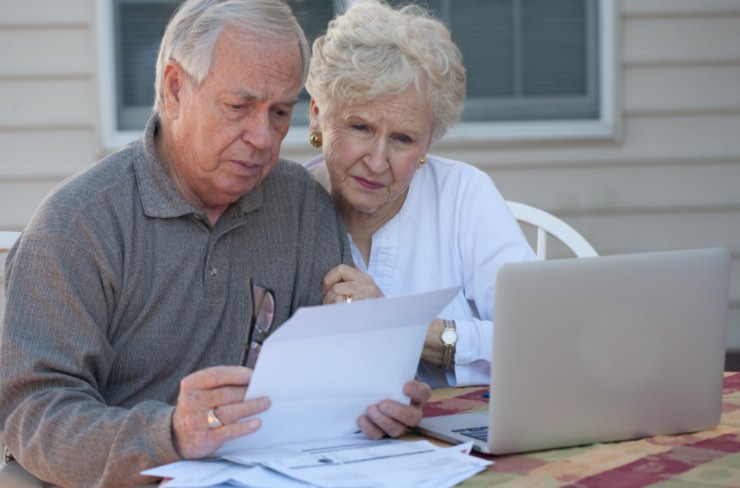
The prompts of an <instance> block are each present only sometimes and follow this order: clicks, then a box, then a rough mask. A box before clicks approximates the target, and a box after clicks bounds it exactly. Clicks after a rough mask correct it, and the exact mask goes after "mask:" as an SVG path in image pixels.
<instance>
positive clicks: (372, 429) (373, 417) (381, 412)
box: [357, 380, 432, 439]
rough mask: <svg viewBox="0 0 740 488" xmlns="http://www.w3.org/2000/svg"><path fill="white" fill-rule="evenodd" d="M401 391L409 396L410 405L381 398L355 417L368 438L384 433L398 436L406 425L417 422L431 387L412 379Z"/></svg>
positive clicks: (412, 424)
mask: <svg viewBox="0 0 740 488" xmlns="http://www.w3.org/2000/svg"><path fill="white" fill-rule="evenodd" d="M403 392H404V393H405V394H406V395H408V396H409V398H411V405H403V404H401V403H398V402H395V401H393V400H383V401H381V402H380V403H378V404H377V405H370V407H368V409H367V414H365V415H363V416H361V417H360V418H358V419H357V425H359V426H360V429H361V430H362V432H364V433H365V435H366V436H368V437H369V438H370V439H380V438H381V437H385V436H386V435H388V436H390V437H399V436H401V435H403V434H404V433H405V432H406V429H407V428H408V427H415V426H417V425H418V424H419V421H420V420H421V418H422V417H423V416H424V412H423V407H424V405H425V404H426V403H427V402H428V401H429V397H430V396H431V394H432V389H431V388H430V387H429V385H427V384H426V383H422V382H420V381H416V380H414V381H409V382H408V383H406V384H405V385H404V387H403Z"/></svg>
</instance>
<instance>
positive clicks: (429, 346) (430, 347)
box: [421, 319, 444, 366]
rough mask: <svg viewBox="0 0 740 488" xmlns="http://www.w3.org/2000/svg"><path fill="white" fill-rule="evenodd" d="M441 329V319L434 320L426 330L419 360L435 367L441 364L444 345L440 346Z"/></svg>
mask: <svg viewBox="0 0 740 488" xmlns="http://www.w3.org/2000/svg"><path fill="white" fill-rule="evenodd" d="M442 329H444V322H443V321H442V319H434V320H432V322H431V323H430V324H429V328H428V329H427V336H426V338H425V339H424V349H422V351H421V360H422V361H426V362H428V363H431V364H433V365H435V366H439V365H440V364H442V352H443V350H444V345H443V344H442V339H440V337H441V336H442Z"/></svg>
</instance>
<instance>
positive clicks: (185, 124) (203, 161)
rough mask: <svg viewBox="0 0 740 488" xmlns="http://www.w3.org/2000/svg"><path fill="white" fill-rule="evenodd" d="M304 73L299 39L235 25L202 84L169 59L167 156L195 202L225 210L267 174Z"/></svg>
mask: <svg viewBox="0 0 740 488" xmlns="http://www.w3.org/2000/svg"><path fill="white" fill-rule="evenodd" d="M168 76H170V77H174V78H169V79H168ZM300 79H301V54H300V51H299V49H298V43H297V41H296V42H295V43H289V42H277V41H274V40H273V41H270V40H266V39H264V38H260V37H258V36H255V35H245V34H242V33H239V32H237V31H235V30H234V29H233V28H227V29H225V30H224V31H223V32H222V34H221V36H220V37H219V39H218V41H217V42H216V45H215V47H214V52H213V63H212V65H211V70H210V72H209V73H208V75H207V76H206V78H205V79H204V80H203V82H202V83H201V85H200V86H195V84H194V83H193V82H192V81H191V80H190V78H189V76H188V75H187V74H186V73H185V72H184V71H183V70H182V67H181V66H180V65H178V64H177V63H176V62H174V61H170V64H168V68H167V69H166V70H165V90H166V91H167V90H169V94H166V96H165V109H164V112H165V116H164V118H165V119H166V124H167V127H166V129H165V130H166V131H167V133H168V134H169V135H168V136H167V137H166V150H167V153H166V154H165V155H164V159H166V160H167V165H168V166H169V170H170V174H171V176H172V177H173V178H174V180H175V184H176V185H177V187H178V189H179V190H180V191H181V193H183V196H184V197H185V198H186V199H187V200H188V201H189V202H190V203H191V204H193V205H195V206H196V207H197V208H200V209H201V210H205V211H209V210H211V211H213V210H216V211H217V213H219V212H218V211H219V210H220V211H221V212H222V211H223V210H224V209H225V207H226V206H228V205H229V204H231V203H233V202H235V201H236V200H238V199H239V198H240V197H241V196H243V195H245V194H246V193H248V192H249V191H251V190H252V189H253V188H255V187H256V186H257V185H259V183H260V182H261V181H262V180H263V179H264V178H265V176H267V174H268V173H269V172H270V171H271V170H272V168H273V167H274V166H275V164H276V163H277V159H278V155H279V152H280V143H281V142H282V140H283V138H284V137H285V135H286V134H287V132H288V128H289V126H290V118H291V115H292V113H293V107H294V105H295V103H296V101H297V98H298V92H299V91H300V88H301V85H300Z"/></svg>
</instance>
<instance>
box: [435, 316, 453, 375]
mask: <svg viewBox="0 0 740 488" xmlns="http://www.w3.org/2000/svg"><path fill="white" fill-rule="evenodd" d="M442 324H443V328H442V334H444V333H445V331H448V330H451V331H453V333H454V337H455V339H454V341H453V342H452V343H448V342H445V341H444V340H442V360H441V361H440V364H439V367H440V368H443V369H449V368H450V367H451V366H452V365H453V364H454V362H455V344H456V343H457V330H456V327H455V321H454V320H446V319H445V320H442ZM440 339H441V337H440Z"/></svg>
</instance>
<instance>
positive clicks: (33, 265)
mask: <svg viewBox="0 0 740 488" xmlns="http://www.w3.org/2000/svg"><path fill="white" fill-rule="evenodd" d="M307 64H308V46H307V43H306V40H305V37H304V35H303V33H302V31H301V29H300V27H299V26H298V24H297V23H296V21H295V19H294V17H293V16H292V14H291V13H290V10H289V9H288V8H287V7H286V6H285V5H284V4H283V3H282V2H280V1H278V0H230V1H218V0H188V1H186V2H185V3H184V4H183V5H182V6H181V7H180V9H179V10H178V12H177V13H176V14H175V16H174V17H173V19H172V20H171V22H170V24H169V25H168V27H167V30H166V32H165V34H164V37H163V39H162V44H161V48H160V54H159V59H158V62H157V87H156V103H155V112H156V115H155V116H154V117H153V118H152V119H151V120H150V121H149V123H148V125H147V127H146V129H145V131H144V134H143V136H142V138H141V139H140V140H139V141H136V142H134V143H132V144H131V145H130V146H128V147H126V148H124V149H122V150H121V151H119V152H117V153H115V154H113V155H111V156H109V157H108V158H106V159H104V160H102V161H101V162H99V163H97V164H96V165H94V166H93V167H91V168H90V169H88V170H87V171H84V172H82V173H80V174H78V175H76V176H74V177H72V178H71V179H69V180H67V181H66V182H65V183H64V184H62V185H61V186H60V187H58V188H57V189H56V190H55V191H54V192H53V193H52V194H51V195H50V196H49V197H48V198H47V199H46V200H45V201H44V202H43V203H42V205H41V206H40V208H39V209H38V211H37V213H36V214H35V216H34V217H33V219H32V220H31V222H30V223H29V225H28V227H27V228H26V229H25V231H24V233H23V236H22V237H21V239H20V241H19V243H18V244H17V245H16V246H15V247H14V249H13V250H12V251H11V253H10V254H9V256H8V259H7V265H6V266H7V268H6V271H7V272H6V284H7V291H6V293H7V307H6V314H5V321H4V325H3V327H2V332H1V335H0V344H1V348H0V398H1V400H0V422H2V424H1V427H2V441H3V443H4V444H5V446H6V447H7V448H8V449H9V451H10V452H11V453H12V454H13V455H14V456H15V458H16V459H17V461H18V462H19V463H20V465H22V466H23V467H25V468H26V469H27V470H28V471H30V472H31V473H32V474H33V475H35V476H36V477H38V478H40V479H43V480H46V481H48V482H51V483H54V484H56V485H61V486H65V487H74V486H80V487H86V488H89V487H94V486H101V487H102V486H105V487H111V486H130V485H135V484H143V483H147V482H152V481H153V480H152V478H146V477H143V476H141V475H140V474H138V473H139V472H140V471H141V470H142V469H146V468H149V467H152V466H156V465H159V464H163V463H168V462H172V461H175V460H179V459H183V458H187V459H196V458H202V457H206V456H209V455H211V454H213V453H214V451H215V450H216V449H217V448H218V447H219V446H221V445H222V444H223V443H224V442H225V441H226V440H229V439H233V438H235V437H238V436H242V435H248V434H249V433H251V432H253V431H254V430H256V429H258V428H259V416H258V415H257V414H259V413H261V412H263V411H264V410H265V409H267V408H269V405H270V401H269V399H268V398H261V399H254V400H250V401H244V394H245V391H246V387H247V385H248V383H249V380H250V377H251V370H250V369H248V368H245V367H241V366H237V364H238V363H239V356H240V353H241V349H242V342H243V340H244V337H245V333H246V332H247V331H246V328H247V323H248V320H247V317H248V316H250V314H251V313H252V311H251V307H252V305H251V301H250V298H249V297H250V296H251V290H249V289H248V286H247V283H248V281H249V280H251V281H253V282H254V283H257V284H260V285H263V286H266V287H269V288H270V289H272V290H273V291H274V296H275V315H274V320H275V322H276V323H277V324H280V323H282V322H283V321H285V320H286V319H287V318H288V317H289V316H290V315H291V314H292V313H293V312H294V311H295V310H296V309H297V308H298V307H300V306H303V305H313V304H319V303H321V301H322V294H321V280H322V278H323V277H324V275H325V274H326V272H327V271H328V270H330V269H331V268H332V267H334V266H335V265H337V264H339V263H342V262H344V263H351V256H350V251H349V248H348V243H347V238H346V234H345V230H344V228H343V226H342V224H341V222H340V220H339V218H338V217H337V214H336V212H335V210H334V208H333V205H332V202H331V199H330V197H329V196H328V194H326V193H325V191H324V190H323V189H322V188H320V187H319V185H318V184H316V183H315V182H314V180H313V178H311V176H310V175H309V174H308V173H307V172H306V171H305V170H304V169H303V168H302V167H300V166H299V165H296V164H294V163H290V162H287V161H283V160H280V159H279V157H278V154H279V150H280V143H281V141H282V139H283V137H284V136H285V134H286V133H287V131H288V127H289V124H290V119H291V114H292V110H293V107H294V105H295V103H296V100H297V97H298V92H299V90H300V88H301V86H302V83H303V80H304V79H305V74H306V66H307ZM405 390H406V393H407V394H408V395H409V396H410V397H411V405H401V404H398V403H396V402H390V401H383V402H381V403H380V404H379V405H373V406H370V407H369V408H368V414H367V416H363V417H362V418H361V419H358V424H359V425H360V426H361V428H362V429H363V431H365V432H366V433H367V434H368V435H369V436H371V437H377V436H378V435H379V433H386V434H390V435H398V434H400V433H401V432H403V430H404V428H405V426H406V425H413V424H414V423H415V422H417V421H418V419H419V418H420V416H421V406H422V405H423V403H424V402H425V401H426V400H427V399H428V396H429V388H428V387H427V386H426V385H423V384H421V383H418V382H413V381H412V382H409V383H408V384H407V385H406V389H405ZM255 415H257V416H256V417H253V416H255ZM244 417H250V420H249V421H245V422H237V421H238V420H239V419H242V418H244ZM209 420H210V422H209ZM309 421H310V419H309Z"/></svg>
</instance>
